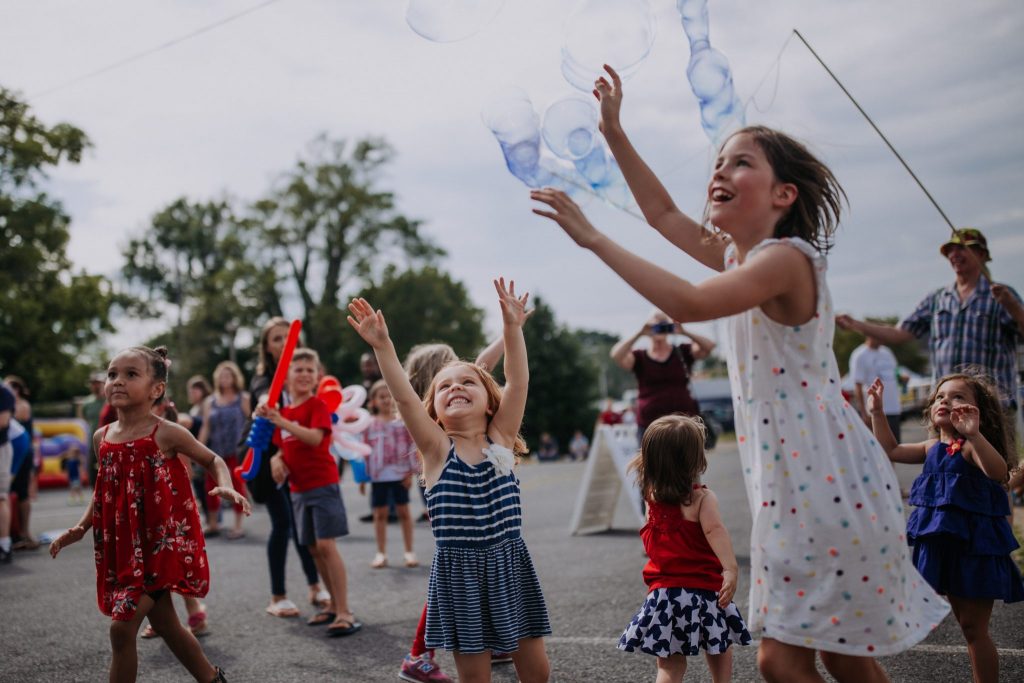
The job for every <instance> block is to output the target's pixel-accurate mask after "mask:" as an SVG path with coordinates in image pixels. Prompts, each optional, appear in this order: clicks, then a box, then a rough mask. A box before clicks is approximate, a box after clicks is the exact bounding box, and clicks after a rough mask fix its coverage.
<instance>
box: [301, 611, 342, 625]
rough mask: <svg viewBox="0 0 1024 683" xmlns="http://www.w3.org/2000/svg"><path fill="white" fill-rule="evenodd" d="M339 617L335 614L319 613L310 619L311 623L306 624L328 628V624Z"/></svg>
mask: <svg viewBox="0 0 1024 683" xmlns="http://www.w3.org/2000/svg"><path fill="white" fill-rule="evenodd" d="M337 616H338V615H336V614H335V613H334V612H317V613H316V614H314V615H313V616H312V617H310V618H309V621H307V622H306V625H307V626H326V625H327V624H330V623H331V622H333V621H334V619H335V617H337Z"/></svg>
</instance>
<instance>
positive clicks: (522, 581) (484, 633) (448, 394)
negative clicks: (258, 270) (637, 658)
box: [348, 279, 551, 683]
mask: <svg viewBox="0 0 1024 683" xmlns="http://www.w3.org/2000/svg"><path fill="white" fill-rule="evenodd" d="M494 286H495V289H496V290H497V292H498V300H499V302H500V304H501V312H502V320H503V323H504V325H503V337H504V341H505V380H506V382H505V387H504V389H502V388H501V387H499V386H498V385H497V383H495V381H494V379H493V378H492V377H491V376H490V373H488V372H487V371H486V370H484V369H482V368H480V367H478V366H476V365H474V364H472V363H464V362H459V361H457V362H454V363H450V364H448V365H446V366H445V367H444V368H442V369H441V371H440V372H439V373H438V374H437V375H436V377H435V378H434V381H433V382H432V384H431V385H430V389H429V390H428V392H427V397H426V399H425V400H423V401H421V400H420V397H419V396H418V395H417V394H416V392H415V391H414V390H413V388H412V385H411V384H410V383H409V379H408V377H407V375H406V374H405V372H404V371H403V369H402V365H401V363H400V362H399V360H398V355H397V354H396V352H395V347H394V344H392V342H391V339H390V337H389V336H388V329H387V325H386V323H385V321H384V315H383V313H381V311H379V310H378V311H374V309H373V307H371V306H370V304H369V303H368V302H367V301H366V300H365V299H354V300H353V301H352V303H350V304H349V307H348V308H349V311H350V312H351V314H352V315H350V316H349V318H348V320H349V323H350V324H351V325H352V327H354V328H355V329H356V330H357V331H358V332H359V335H360V336H361V337H362V338H363V339H364V340H365V341H366V342H367V343H368V344H370V346H372V347H373V350H374V353H375V354H376V355H377V361H378V363H379V364H380V368H381V373H382V374H383V376H384V380H385V381H386V382H387V384H388V388H390V389H391V394H392V396H393V397H394V399H395V402H396V403H397V404H398V410H399V412H400V413H401V415H402V419H403V420H404V421H405V424H406V426H407V427H408V428H409V432H410V433H411V434H412V437H413V440H414V441H415V442H416V446H417V448H418V449H419V451H420V453H421V455H422V457H423V478H424V481H425V483H426V487H427V507H428V510H429V512H430V524H431V527H432V530H433V532H434V538H435V541H436V547H437V550H436V552H435V555H434V561H433V564H432V566H431V570H430V585H429V588H428V595H427V636H426V641H427V642H426V644H427V647H429V648H444V649H446V650H449V651H452V652H453V654H454V658H455V666H456V668H457V669H458V672H459V680H460V681H463V682H464V683H466V682H470V683H475V682H476V681H489V680H490V654H491V651H492V650H494V651H499V652H511V653H512V660H513V662H514V663H515V667H516V673H517V674H518V677H519V680H521V681H523V683H535V682H536V683H543V682H544V681H547V680H548V675H549V669H550V667H549V664H548V658H547V653H546V652H545V650H544V641H543V637H544V636H546V635H550V634H551V626H550V625H549V623H548V614H547V607H546V606H545V604H544V596H543V594H542V592H541V588H540V582H539V581H538V579H537V574H536V572H535V571H534V568H533V562H532V560H531V559H530V554H529V551H528V550H527V549H526V544H525V543H524V542H523V539H522V536H521V533H520V531H521V528H522V511H521V508H520V500H519V480H518V479H517V478H516V476H515V475H514V474H513V473H512V467H513V465H514V464H515V454H516V453H523V452H525V451H526V447H525V444H524V443H523V440H522V438H521V437H520V436H519V427H520V424H521V423H522V419H523V411H524V409H525V408H526V393H527V386H528V384H529V370H528V369H527V362H526V342H525V340H524V339H523V330H522V325H523V322H524V320H525V319H526V302H527V299H528V298H529V295H528V294H524V295H522V296H516V293H515V284H514V283H511V282H510V283H509V286H508V288H506V286H505V281H504V279H500V280H497V281H495V283H494Z"/></svg>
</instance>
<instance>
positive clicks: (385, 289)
mask: <svg viewBox="0 0 1024 683" xmlns="http://www.w3.org/2000/svg"><path fill="white" fill-rule="evenodd" d="M359 296H361V297H364V298H365V299H366V300H367V301H369V302H370V303H371V304H372V305H373V306H375V307H376V308H379V309H381V310H383V311H384V315H385V317H386V319H387V321H388V331H389V332H390V334H391V340H392V341H393V342H394V344H395V350H396V351H397V352H398V357H399V358H405V356H406V354H407V353H408V352H409V349H411V348H412V347H413V346H415V345H416V344H428V343H434V342H441V343H445V344H448V345H449V346H451V347H452V348H453V349H455V353H457V354H458V355H459V357H460V358H473V357H475V356H476V354H477V353H479V351H480V350H481V349H482V348H483V347H484V345H485V343H486V339H485V338H484V334H483V319H484V312H483V311H482V310H481V309H480V308H478V307H477V306H475V305H474V304H473V301H472V300H471V299H470V298H469V293H468V292H467V291H466V287H465V285H463V284H462V283H461V282H457V281H456V280H453V279H452V277H451V275H449V274H448V273H446V272H444V271H442V270H440V269H439V268H438V267H436V266H424V267H422V268H418V269H409V270H405V271H399V270H398V268H397V267H395V266H393V265H392V266H388V267H387V268H385V269H384V272H383V274H382V276H381V278H380V281H379V282H375V283H371V284H370V285H369V286H367V287H366V288H365V289H363V290H362V291H360V292H359ZM342 329H343V334H342V337H341V338H342V349H343V352H344V354H343V356H342V358H341V362H340V364H339V365H338V366H330V365H329V366H328V367H330V368H331V369H332V370H333V369H334V368H335V367H337V368H338V370H337V371H338V372H340V373H344V378H348V377H358V376H359V375H358V374H357V360H358V358H359V356H360V355H362V354H363V353H365V352H366V351H369V347H368V346H367V345H366V342H364V341H363V340H362V339H360V338H359V335H358V334H356V332H355V330H353V329H352V328H351V327H350V326H349V324H348V323H347V322H346V323H344V327H343V328H342Z"/></svg>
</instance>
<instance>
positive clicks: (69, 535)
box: [5, 503, 85, 557]
mask: <svg viewBox="0 0 1024 683" xmlns="http://www.w3.org/2000/svg"><path fill="white" fill-rule="evenodd" d="M5 504H6V503H5ZM83 536H85V527H82V526H73V527H71V528H70V529H68V530H67V531H65V532H64V533H62V534H61V535H60V536H58V537H57V538H55V539H54V540H53V543H51V544H50V557H57V553H59V552H60V551H61V549H62V548H66V547H67V546H69V545H71V544H72V543H78V542H79V541H81V540H82V537H83Z"/></svg>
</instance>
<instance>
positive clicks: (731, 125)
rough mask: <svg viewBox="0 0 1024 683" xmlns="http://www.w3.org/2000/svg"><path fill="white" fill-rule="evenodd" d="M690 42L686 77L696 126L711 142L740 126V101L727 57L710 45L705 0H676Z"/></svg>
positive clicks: (717, 140)
mask: <svg viewBox="0 0 1024 683" xmlns="http://www.w3.org/2000/svg"><path fill="white" fill-rule="evenodd" d="M676 9H678V10H679V15H680V16H681V17H682V20H683V30H684V31H686V37H687V38H688V39H689V41H690V62H689V64H687V66H686V78H687V79H688V80H689V81H690V87H691V88H692V89H693V94H694V95H696V97H697V101H698V102H699V103H700V125H701V127H702V128H703V129H704V132H705V133H706V134H707V136H708V137H709V138H710V139H711V141H712V142H714V143H716V144H717V143H719V142H720V141H721V140H723V139H724V138H725V136H726V135H727V134H728V133H729V132H731V131H733V130H735V129H737V128H740V127H742V126H743V125H744V121H745V113H744V109H743V103H742V102H740V99H739V97H737V96H736V89H735V88H734V87H733V82H732V71H731V70H730V69H729V60H727V59H726V58H725V55H723V54H722V53H721V52H719V51H718V50H716V49H715V48H713V47H711V39H710V37H709V29H708V3H707V0H676Z"/></svg>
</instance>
